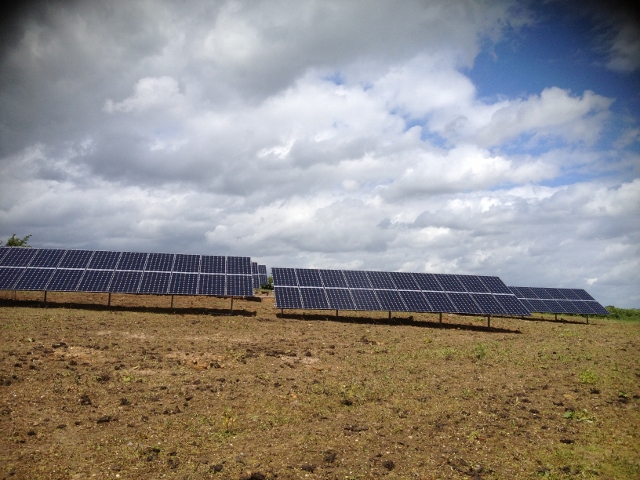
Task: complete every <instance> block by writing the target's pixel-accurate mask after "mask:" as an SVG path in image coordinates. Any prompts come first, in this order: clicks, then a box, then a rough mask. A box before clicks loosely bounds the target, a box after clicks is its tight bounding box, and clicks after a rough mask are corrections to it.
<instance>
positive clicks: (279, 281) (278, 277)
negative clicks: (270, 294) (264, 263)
mask: <svg viewBox="0 0 640 480" xmlns="http://www.w3.org/2000/svg"><path fill="white" fill-rule="evenodd" d="M271 271H272V273H273V283H274V285H279V286H282V287H296V286H298V281H297V280H296V273H295V270H294V269H293V268H277V267H276V268H273V269H272V270H271Z"/></svg>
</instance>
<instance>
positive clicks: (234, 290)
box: [225, 275, 253, 297]
mask: <svg viewBox="0 0 640 480" xmlns="http://www.w3.org/2000/svg"><path fill="white" fill-rule="evenodd" d="M226 285H227V287H226V292H225V294H226V295H228V296H231V297H251V296H253V278H252V276H251V275H227V279H226Z"/></svg>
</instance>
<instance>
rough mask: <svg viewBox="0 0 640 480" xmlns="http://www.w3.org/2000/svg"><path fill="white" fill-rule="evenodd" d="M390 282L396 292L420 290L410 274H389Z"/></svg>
mask: <svg viewBox="0 0 640 480" xmlns="http://www.w3.org/2000/svg"><path fill="white" fill-rule="evenodd" d="M391 280H392V281H393V283H394V284H395V285H396V287H397V289H398V290H420V287H419V286H418V284H417V283H416V281H415V279H414V278H413V275H412V274H411V273H407V272H391Z"/></svg>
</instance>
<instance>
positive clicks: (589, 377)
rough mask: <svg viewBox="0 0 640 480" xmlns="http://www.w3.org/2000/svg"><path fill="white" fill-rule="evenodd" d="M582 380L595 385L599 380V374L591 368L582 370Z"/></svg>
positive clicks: (580, 375)
mask: <svg viewBox="0 0 640 480" xmlns="http://www.w3.org/2000/svg"><path fill="white" fill-rule="evenodd" d="M579 377H580V382H581V383H586V384H587V385H595V384H596V383H597V382H598V379H599V377H598V374H597V373H596V372H594V371H593V370H590V369H588V368H587V369H585V370H582V371H581V372H580V374H579Z"/></svg>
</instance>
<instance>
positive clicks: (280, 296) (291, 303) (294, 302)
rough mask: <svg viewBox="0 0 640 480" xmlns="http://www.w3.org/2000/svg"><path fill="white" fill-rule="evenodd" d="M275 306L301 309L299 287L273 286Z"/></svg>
mask: <svg viewBox="0 0 640 480" xmlns="http://www.w3.org/2000/svg"><path fill="white" fill-rule="evenodd" d="M274 292H275V297H276V307H277V308H282V309H284V308H289V309H302V308H303V307H302V299H301V297H300V289H299V288H297V287H288V286H284V287H280V286H277V287H274Z"/></svg>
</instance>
